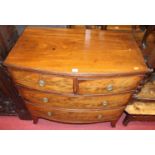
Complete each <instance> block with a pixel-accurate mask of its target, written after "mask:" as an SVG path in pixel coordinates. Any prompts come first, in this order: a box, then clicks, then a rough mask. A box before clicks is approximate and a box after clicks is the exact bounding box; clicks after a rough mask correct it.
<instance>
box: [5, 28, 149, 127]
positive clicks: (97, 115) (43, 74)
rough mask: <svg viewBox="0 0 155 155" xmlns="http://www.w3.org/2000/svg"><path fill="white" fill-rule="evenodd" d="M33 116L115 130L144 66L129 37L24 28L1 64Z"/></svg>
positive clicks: (104, 33)
mask: <svg viewBox="0 0 155 155" xmlns="http://www.w3.org/2000/svg"><path fill="white" fill-rule="evenodd" d="M4 65H5V66H7V68H8V71H9V72H10V74H11V76H12V79H13V81H14V83H15V84H16V88H17V89H18V92H19V94H20V96H22V98H23V100H24V102H25V105H26V107H27V109H28V110H29V112H30V113H31V115H32V118H33V121H34V123H37V121H38V118H45V119H48V120H53V121H59V122H66V123H94V122H111V125H112V126H115V124H116V122H117V120H118V119H119V118H120V116H121V115H122V113H123V110H124V108H125V106H126V105H127V103H128V101H129V99H130V98H131V97H132V94H133V93H134V91H135V90H136V89H137V87H138V85H139V84H140V82H141V81H142V79H143V78H144V75H145V73H146V72H148V68H147V67H146V65H145V63H144V60H143V57H142V55H141V52H140V51H139V48H138V47H137V45H136V43H135V41H134V39H133V37H132V35H130V34H128V33H118V32H105V31H101V30H77V29H76V30H74V29H50V28H34V27H33V28H31V27H29V28H26V29H25V31H24V33H23V34H22V35H21V37H20V38H19V40H18V42H17V44H16V45H15V47H14V48H13V49H12V51H11V52H10V54H9V56H8V57H7V59H6V60H5V62H4Z"/></svg>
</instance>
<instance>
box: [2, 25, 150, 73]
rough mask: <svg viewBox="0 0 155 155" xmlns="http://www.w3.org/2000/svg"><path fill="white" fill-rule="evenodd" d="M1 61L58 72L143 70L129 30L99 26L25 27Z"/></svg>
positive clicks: (140, 58)
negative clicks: (102, 29) (109, 29)
mask: <svg viewBox="0 0 155 155" xmlns="http://www.w3.org/2000/svg"><path fill="white" fill-rule="evenodd" d="M133 58H136V59H133ZM5 65H7V66H16V67H19V68H21V67H22V68H28V69H37V70H43V71H49V72H50V71H52V72H54V73H60V74H61V73H68V74H73V73H72V69H74V68H76V69H78V73H77V74H86V73H91V74H93V73H98V74H106V73H129V72H146V71H147V68H146V65H145V63H144V60H143V57H142V55H141V52H140V50H139V48H138V47H137V45H136V43H135V41H134V39H133V37H132V35H131V34H128V33H123V32H122V33H117V32H105V31H100V30H74V29H50V28H27V29H25V31H24V33H23V34H22V35H21V37H20V39H19V40H18V43H17V44H16V46H15V47H14V48H13V49H12V51H11V53H10V54H9V56H8V57H7V59H6V61H5Z"/></svg>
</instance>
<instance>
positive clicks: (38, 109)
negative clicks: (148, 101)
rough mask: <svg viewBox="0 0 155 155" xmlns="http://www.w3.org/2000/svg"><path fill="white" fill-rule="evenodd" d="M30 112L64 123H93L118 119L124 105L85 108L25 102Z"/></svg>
mask: <svg viewBox="0 0 155 155" xmlns="http://www.w3.org/2000/svg"><path fill="white" fill-rule="evenodd" d="M26 106H27V108H28V109H29V110H30V111H31V112H32V114H33V115H34V117H35V116H37V117H40V118H46V119H49V120H54V121H60V122H66V123H94V122H103V121H112V120H116V118H117V119H118V118H119V117H120V115H121V114H122V112H123V109H124V107H122V108H118V109H113V110H111V109H110V110H96V109H95V110H86V109H80V110H77V109H56V108H51V107H47V106H36V105H35V106H34V105H33V104H31V103H28V102H27V104H26Z"/></svg>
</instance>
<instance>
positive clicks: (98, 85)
mask: <svg viewBox="0 0 155 155" xmlns="http://www.w3.org/2000/svg"><path fill="white" fill-rule="evenodd" d="M141 79H142V77H140V76H129V77H109V78H102V79H91V80H79V94H111V93H118V92H123V91H125V90H132V89H135V87H136V86H137V85H138V83H139V81H140V80H141Z"/></svg>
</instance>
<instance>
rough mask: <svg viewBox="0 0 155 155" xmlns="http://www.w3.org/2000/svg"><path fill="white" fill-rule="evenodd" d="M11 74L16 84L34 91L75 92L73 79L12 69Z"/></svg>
mask: <svg viewBox="0 0 155 155" xmlns="http://www.w3.org/2000/svg"><path fill="white" fill-rule="evenodd" d="M10 72H11V74H12V77H13V79H14V81H15V82H16V83H18V84H21V85H24V86H27V87H30V88H33V89H38V90H45V91H57V92H64V93H72V92H73V80H72V78H65V77H59V76H54V75H46V74H40V73H36V72H29V71H22V70H12V69H11V70H10Z"/></svg>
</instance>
